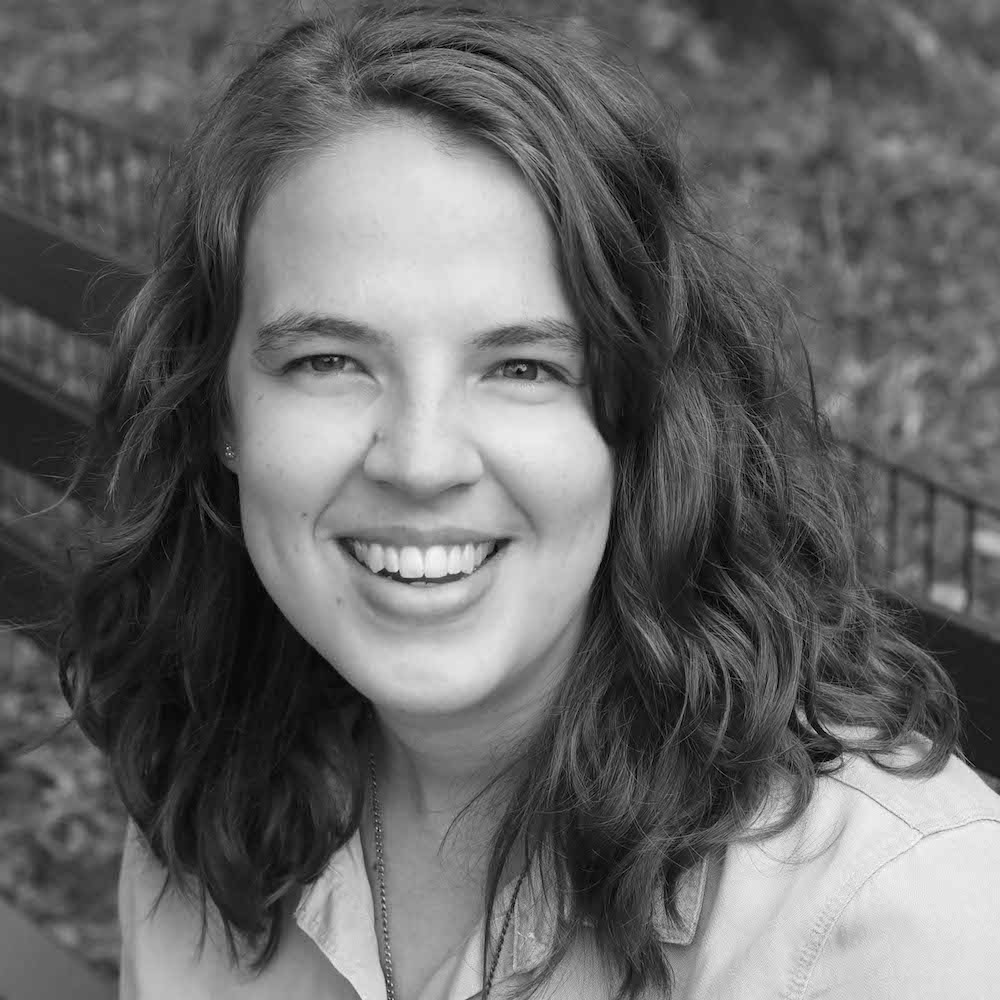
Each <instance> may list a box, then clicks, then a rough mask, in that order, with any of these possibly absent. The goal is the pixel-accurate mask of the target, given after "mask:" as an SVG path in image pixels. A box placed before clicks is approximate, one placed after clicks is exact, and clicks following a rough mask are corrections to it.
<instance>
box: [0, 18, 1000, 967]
mask: <svg viewBox="0 0 1000 1000" xmlns="http://www.w3.org/2000/svg"><path fill="white" fill-rule="evenodd" d="M351 6H352V4H351V3H349V2H346V0H332V2H328V3H327V2H322V3H321V2H316V0H298V2H295V3H284V2H279V0H0V94H5V95H14V96H15V97H17V96H21V97H29V98H31V99H32V100H36V101H39V102H42V103H44V104H45V105H51V106H55V107H56V108H59V109H64V110H66V111H69V112H74V113H76V114H78V115H83V116H85V118H87V119H93V120H95V121H96V122H97V123H98V127H103V126H100V123H104V124H105V125H107V126H108V127H109V128H110V129H113V130H116V131H115V135H117V136H118V138H117V139H116V140H115V141H116V142H120V143H122V144H128V143H129V142H131V140H128V137H134V143H132V144H131V145H129V148H130V149H131V148H134V149H135V150H137V151H138V152H136V153H135V155H134V157H132V158H130V157H129V156H124V157H121V158H119V159H118V161H117V163H118V166H117V167H116V168H115V170H117V171H118V172H117V173H116V172H115V170H112V169H111V168H107V169H105V168H101V169H98V170H97V171H96V172H95V173H94V174H93V177H92V180H94V182H95V183H96V186H97V188H96V189H97V190H98V191H99V192H103V195H104V196H105V197H106V198H107V199H110V200H111V201H114V200H115V199H116V197H118V196H117V195H116V191H118V190H120V189H124V188H123V187H122V186H123V185H132V186H131V187H130V188H129V191H130V192H131V194H130V197H132V198H134V199H135V200H136V202H137V204H138V208H137V210H136V212H135V214H134V217H133V218H132V223H131V224H130V226H128V227H125V228H122V227H118V226H116V224H115V223H114V220H113V219H112V218H111V217H110V216H109V215H107V214H106V213H103V214H102V212H100V211H97V210H96V209H94V210H90V209H88V208H87V200H86V199H85V198H77V199H76V202H73V199H74V198H75V197H76V196H75V194H74V191H75V187H74V185H75V184H76V183H77V182H78V177H77V170H76V167H75V166H74V164H75V162H76V161H75V160H74V159H73V157H72V156H70V155H69V154H68V152H67V151H66V150H65V149H63V148H61V147H60V144H59V140H58V136H57V135H56V133H55V132H54V133H53V135H54V136H55V138H54V139H53V141H52V142H51V143H49V144H48V145H47V146H46V147H45V149H44V152H43V154H42V156H43V158H44V162H43V163H42V165H41V169H43V170H44V171H45V172H46V173H47V175H48V177H49V178H50V181H51V183H52V185H53V186H54V189H55V190H57V191H61V192H62V193H63V195H65V198H64V200H63V203H64V205H69V204H70V203H71V202H73V203H74V204H76V203H78V207H77V208H76V209H75V210H74V211H73V213H71V214H73V219H72V220H71V221H72V222H73V225H74V226H75V227H77V228H82V229H84V230H86V232H87V234H88V237H89V238H90V239H92V240H93V241H94V242H95V243H97V244H100V245H102V246H106V247H107V248H108V249H109V250H110V251H112V252H114V253H116V254H117V255H119V256H120V257H121V258H123V259H124V258H127V259H129V260H131V261H134V262H135V264H136V265H137V266H142V265H143V264H144V263H145V262H146V257H147V255H148V253H149V247H150V244H149V227H148V222H149V220H150V219H151V213H150V212H149V211H148V210H147V208H146V206H148V205H149V204H151V200H150V199H151V195H150V194H149V193H148V190H147V188H148V185H147V184H146V181H147V174H149V175H150V176H152V174H153V173H155V169H156V167H157V166H158V165H161V164H162V163H165V162H166V155H167V152H166V151H167V150H168V149H169V147H170V145H171V144H172V143H176V142H177V141H179V140H180V139H182V138H183V136H184V135H185V133H186V132H187V131H188V130H189V129H190V127H191V125H192V124H193V122H194V121H195V120H196V118H197V116H198V114H199V111H200V110H201V109H202V108H203V106H204V104H205V102H206V99H207V98H208V96H209V95H211V94H213V93H215V92H216V91H217V89H218V87H219V86H221V85H222V84H223V82H224V81H225V80H226V79H227V77H228V76H229V75H230V74H231V73H232V72H233V71H234V70H236V69H238V68H239V67H240V66H241V65H242V64H243V63H245V62H246V60H247V59H248V58H249V57H250V56H252V54H253V52H254V51H255V49H256V48H257V47H258V46H259V45H260V44H261V43H262V42H263V41H265V40H267V39H268V38H269V37H271V36H273V35H274V34H275V33H277V32H279V31H280V30H281V29H282V28H283V27H284V26H285V25H287V24H288V23H290V22H292V21H294V20H297V19H298V18H300V17H302V16H304V15H308V14H309V13H311V12H312V11H314V10H316V9H326V8H333V9H338V10H346V9H348V8H350V7H351ZM506 6H507V7H508V8H511V9H515V10H519V11H521V12H525V13H529V14H538V13H540V12H544V13H545V14H549V15H556V16H557V17H558V18H559V19H560V21H561V23H562V25H563V27H564V29H565V31H566V32H567V33H568V34H569V35H570V36H571V37H573V38H575V39H578V40H579V43H580V44H581V45H583V44H586V37H587V34H588V32H594V31H597V32H600V33H602V34H603V35H604V36H605V37H606V38H607V39H608V40H609V41H610V42H611V44H612V45H613V46H614V47H615V48H617V49H618V50H619V51H620V52H621V53H622V54H623V55H624V56H625V58H626V59H629V60H631V61H632V62H634V63H637V64H638V66H639V67H640V69H641V71H642V73H643V74H644V75H645V76H646V78H647V79H648V80H649V81H650V83H651V84H652V85H653V87H654V88H655V89H656V91H657V92H658V93H659V94H660V95H661V96H662V97H663V99H664V101H665V102H667V103H668V104H669V105H670V106H672V108H673V109H674V110H675V112H676V113H677V115H678V116H679V118H680V121H681V123H682V126H683V148H684V151H685V156H686V159H687V163H688V166H689V169H690V170H691V171H692V172H693V174H694V176H695V177H696V178H697V179H698V180H699V181H700V183H701V184H702V186H703V190H704V200H705V201H706V203H707V204H708V206H709V207H710V209H711V210H712V212H713V213H714V214H715V216H716V218H717V219H718V224H719V226H720V228H726V229H730V230H733V231H735V232H737V233H738V234H739V236H740V238H741V239H742V240H743V241H744V242H745V244H746V247H747V248H748V249H749V250H750V252H751V253H752V254H753V255H754V256H755V257H756V259H757V260H758V261H759V262H760V264H761V265H763V266H764V267H765V268H768V269H770V270H772V271H773V272H774V273H775V274H776V275H777V277H778V278H779V280H780V281H781V283H782V284H783V286H784V287H785V289H786V290H787V292H788V294H789V296H790V297H791V298H792V301H793V304H794V306H795V309H796V313H797V316H798V333H799V334H800V335H801V337H802V340H803V342H804V344H805V345H806V347H807V349H808V351H809V355H810V357H811V360H812V362H813V365H814V372H815V375H816V389H817V393H818V398H819V403H820V405H821V407H822V408H823V409H825V411H826V412H827V413H828V414H829V416H830V418H831V420H832V421H833V424H834V427H835V430H836V432H837V434H838V435H839V436H841V437H842V438H843V439H845V440H847V441H853V442H857V443H859V444H861V445H863V446H865V447H866V448H867V449H870V450H871V452H873V453H874V454H875V455H881V456H884V457H887V458H890V459H892V460H893V461H895V462H899V463H901V464H902V465H904V466H905V467H906V468H908V469H910V470H912V471H913V472H915V473H918V474H923V475H926V476H929V477H931V478H932V479H933V480H935V481H937V482H940V483H944V484H948V485H950V486H952V487H954V488H956V489H957V490H959V491H960V492H961V493H962V494H965V495H968V496H970V497H974V498H977V499H978V500H980V501H982V502H983V503H984V505H986V506H984V510H983V511H982V512H981V516H980V517H979V519H978V520H977V521H976V522H975V525H974V530H970V531H967V532H966V533H965V534H961V533H962V531H963V530H964V528H965V527H967V526H968V524H969V523H971V522H970V521H969V517H968V511H967V509H966V508H965V507H963V505H962V504H960V503H958V504H954V505H952V506H953V507H954V509H951V508H950V507H949V505H948V503H946V502H945V501H944V500H942V501H941V502H940V503H939V506H938V508H937V518H938V522H939V531H938V535H937V542H936V544H938V545H939V546H940V547H941V551H940V553H939V556H938V565H939V568H943V572H942V573H941V574H940V576H939V577H938V578H937V579H935V580H934V581H933V582H932V583H930V584H928V593H929V596H930V598H931V599H932V600H934V601H935V602H937V603H938V604H940V605H941V606H942V607H946V608H948V607H950V608H954V609H956V610H965V611H969V612H971V613H974V614H976V615H977V616H978V617H979V618H980V619H982V620H985V621H991V622H997V621H998V619H1000V519H998V518H997V517H996V516H994V515H993V514H992V513H991V511H990V510H989V509H988V505H993V506H994V507H995V506H996V505H997V504H998V502H1000V280H998V274H997V272H998V265H1000V238H998V235H997V234H998V232H1000V0H646V2H629V0H579V2H570V0H520V2H516V0H510V2H509V3H507V4H506ZM12 122H13V118H12V117H11V115H10V114H8V115H7V117H6V118H5V117H4V116H3V115H0V195H3V196H13V195H15V194H17V191H18V190H19V189H18V184H19V183H20V180H19V177H18V174H17V171H18V170H19V169H20V167H19V164H20V163H21V162H22V160H23V156H24V150H25V149H26V148H27V147H25V146H24V144H23V136H22V135H21V134H20V133H19V132H18V130H17V128H16V127H15V125H14V124H12ZM56 131H58V130H56ZM81 134H83V133H81ZM87 134H88V135H89V134H91V133H90V132H88V133H87ZM93 134H94V135H97V134H98V132H96V131H95V132H93ZM109 134H111V133H110V132H109ZM123 137H125V138H123ZM96 141H97V140H96V139H95V142H96ZM123 148H124V145H123ZM33 155H34V154H33ZM79 206H82V207H79ZM24 313H25V311H24V310H19V309H18V308H16V307H14V306H13V305H11V304H10V303H7V302H4V301H2V300H0V353H5V354H6V356H8V357H10V358H15V360H16V362H17V363H18V364H20V365H22V366H25V367H27V368H30V369H32V370H37V371H43V370H46V371H48V373H49V377H55V378H57V379H58V380H60V385H63V386H66V385H69V384H70V383H72V384H73V386H75V389H72V390H71V391H75V392H77V393H78V394H79V396H80V398H81V399H84V400H85V399H87V398H88V396H89V395H90V394H92V391H93V385H94V379H95V376H96V373H97V372H98V371H99V370H100V365H101V351H100V349H99V348H98V347H97V346H96V345H92V344H90V345H86V348H87V349H86V350H84V348H83V347H82V346H81V345H79V344H78V345H77V346H76V348H75V351H74V353H73V360H72V362H71V365H70V367H71V368H72V370H69V369H66V368H63V369H60V368H59V367H58V364H59V357H60V356H61V355H60V352H61V351H62V348H61V346H60V345H61V344H62V343H63V342H62V340H60V337H61V336H62V334H61V333H60V332H59V331H55V330H51V329H48V328H47V327H46V326H45V323H44V321H40V320H38V319H37V317H36V318H32V317H27V316H25V315H24ZM29 329H30V331H31V332H30V333H29V334H26V333H24V331H25V330H29ZM788 337H789V344H790V346H791V347H792V349H793V351H795V352H799V353H801V349H800V347H799V346H798V342H797V340H796V334H795V331H793V330H791V329H790V330H789V332H788ZM87 351H89V353H87ZM63 353H65V352H63ZM81 358H82V359H83V361H81ZM50 369H51V370H50ZM53 373H54V375H53ZM0 433H3V431H2V429H0ZM0 475H3V476H4V477H5V478H4V480H3V482H2V483H0V486H4V490H3V491H0V492H3V494H4V495H5V496H6V498H7V499H6V500H4V501H3V502H4V503H6V504H7V510H8V513H10V512H11V511H16V510H19V509H23V508H24V507H25V505H28V506H30V503H29V501H27V500H25V499H24V497H25V492H26V490H28V487H27V486H26V485H25V484H24V483H22V482H20V481H18V482H14V478H15V472H14V471H13V470H3V469H0ZM35 488H36V487H32V489H35ZM876 492H877V491H876ZM888 502H890V501H888V500H885V499H884V498H882V494H879V495H878V496H875V498H874V499H873V504H874V505H875V506H876V507H878V506H879V505H880V504H884V503H888ZM892 502H894V503H895V504H897V505H898V507H899V509H900V510H902V512H903V513H902V516H903V517H904V519H905V517H906V516H907V511H908V510H910V511H911V513H912V514H913V516H914V517H916V512H917V511H918V508H919V507H920V503H922V501H921V500H920V499H919V498H918V497H917V496H916V494H914V498H913V499H912V502H911V501H908V500H907V496H906V492H905V489H904V490H903V491H902V493H898V494H897V495H896V498H895V500H894V501H892ZM35 503H36V509H37V506H39V505H40V504H39V502H38V501H37V498H36V501H35ZM908 504H910V506H909V507H908V506H907V505H908ZM62 516H63V522H61V524H62V525H63V527H65V517H66V516H67V515H62ZM68 516H69V517H70V519H72V516H73V515H72V513H70V514H69V515H68ZM960 535H961V538H962V539H963V540H962V541H961V542H959V536H960ZM951 541H953V542H954V545H951V548H949V545H950V542H951ZM882 542H883V543H884V542H886V539H885V538H883V539H882ZM960 547H961V548H962V551H961V552H959V551H958V550H959V548H960ZM952 550H954V551H952ZM963 560H965V561H968V560H971V562H970V565H972V564H973V563H974V565H975V567H976V576H977V580H978V583H979V586H978V588H977V592H976V595H975V597H974V598H973V595H972V594H971V593H970V592H969V587H968V583H967V581H966V579H965V578H964V577H963V576H962V574H961V573H960V572H959V570H958V567H959V565H960V564H962V563H963ZM949 567H951V569H952V570H953V571H949ZM921 572H922V560H921V553H920V552H919V551H918V549H917V547H916V546H911V547H910V548H909V549H907V547H906V546H905V545H903V546H902V548H901V550H900V552H899V554H898V563H896V564H895V565H894V567H893V573H894V577H893V578H894V581H895V583H896V584H898V585H899V586H902V587H905V586H906V585H907V583H908V582H909V581H913V580H917V579H918V578H919V577H920V574H921ZM0 611H2V609H0ZM0 617H2V615H0ZM0 652H2V657H0V897H2V898H3V899H5V900H7V901H8V902H9V903H12V904H13V905H14V906H15V907H16V908H17V909H18V910H19V911H21V912H22V913H24V914H27V915H28V916H29V917H30V918H31V919H32V920H33V921H34V922H35V923H36V924H38V925H39V926H41V927H43V928H44V929H45V930H46V931H47V932H48V933H50V934H52V935H53V936H54V937H56V938H58V939H59V940H60V941H61V942H62V943H64V944H66V945H67V946H69V947H70V948H71V949H73V950H75V951H76V952H78V953H79V954H80V955H82V956H84V957H85V958H86V959H87V960H88V961H89V962H91V963H92V964H94V965H96V966H97V967H99V968H100V969H101V970H103V971H105V972H107V973H110V974H112V975H113V974H114V973H115V972H116V971H117V951H118V937H117V925H116V919H115V886H116V878H117V866H118V860H119V856H120V847H121V836H122V831H123V829H124V816H123V814H122V812H121V807H120V805H119V803H118V801H117V797H116V795H115V793H114V791H113V789H112V787H111V785H110V783H109V781H108V777H107V774H106V773H105V770H104V768H103V765H102V763H101V761H100V760H99V759H98V757H97V755H96V752H95V751H93V749H92V748H91V747H90V746H89V745H88V744H87V743H86V741H85V740H84V739H83V738H82V737H81V736H79V735H78V734H76V733H75V732H74V731H72V730H70V731H67V732H66V733H65V734H63V735H61V736H60V737H59V738H58V739H56V740H54V741H52V742H51V743H49V744H46V745H45V746H43V747H41V748H39V749H38V750H35V751H33V752H32V753H31V754H28V755H24V756H20V757H17V758H16V759H15V757H14V750H15V748H16V747H17V746H20V745H23V744H24V742H26V741H28V740H31V739H35V738H37V737H39V736H41V735H43V734H44V733H45V732H47V731H48V730H49V729H51V727H52V726H53V725H55V724H56V723H57V722H58V721H60V720H61V719H62V718H64V717H65V714H66V708H65V704H64V702H63V701H62V698H61V695H60V694H59V692H58V686H57V683H56V678H55V674H54V671H53V669H52V667H51V664H50V663H49V661H47V660H46V658H45V657H44V656H43V655H42V654H41V653H40V652H39V650H37V649H36V648H35V647H34V646H32V645H31V644H30V643H29V642H28V641H27V640H25V639H22V638H17V637H10V638H9V639H8V641H7V642H6V644H5V645H2V646H0Z"/></svg>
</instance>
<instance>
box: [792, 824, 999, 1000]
mask: <svg viewBox="0 0 1000 1000" xmlns="http://www.w3.org/2000/svg"><path fill="white" fill-rule="evenodd" d="M977 823H998V824H1000V818H998V817H996V816H977V817H973V818H971V819H966V820H962V821H959V822H956V823H954V824H953V825H951V826H949V827H945V828H944V829H939V830H934V831H932V832H930V833H924V832H922V831H917V833H918V834H919V835H918V836H917V837H916V838H915V839H914V840H912V841H911V842H910V843H908V844H905V845H904V846H903V847H902V848H901V849H900V850H898V851H896V852H895V853H894V854H893V855H891V856H890V857H886V858H883V859H882V860H881V861H880V862H879V863H878V864H877V865H876V866H875V867H874V868H873V869H872V870H871V871H869V872H868V874H867V875H865V876H864V877H863V878H862V879H861V880H860V881H859V882H858V883H857V884H856V885H855V886H854V887H853V888H852V889H851V890H850V891H849V892H848V893H847V894H846V896H844V897H843V898H840V897H839V896H835V897H834V898H833V899H832V900H830V902H829V903H827V905H826V907H825V908H824V910H823V913H822V914H821V915H820V917H819V918H818V919H817V921H816V924H815V926H814V928H813V931H812V933H811V934H810V940H809V942H808V943H807V944H806V945H805V947H804V948H803V951H802V955H801V957H800V959H799V961H798V962H797V963H796V965H797V967H798V970H799V971H798V972H796V973H795V974H794V975H793V976H792V980H791V983H790V984H789V985H790V989H789V990H788V991H786V993H785V996H786V997H787V1000H807V998H806V992H807V990H808V989H809V983H810V982H811V980H812V977H813V974H814V973H815V971H816V967H817V966H818V965H819V962H820V961H821V959H822V958H823V954H824V951H825V949H826V945H827V943H828V942H829V940H830V936H831V935H832V933H833V930H834V928H835V927H836V926H837V924H838V922H839V921H840V919H841V918H842V917H843V915H844V913H845V912H846V911H847V908H848V907H849V906H850V905H851V903H853V902H854V900H855V899H856V898H857V897H858V894H859V893H860V892H861V890H862V889H863V888H864V887H865V886H866V885H868V883H869V882H871V880H872V879H873V878H875V876H876V875H878V874H879V873H880V872H881V871H882V870H883V869H884V868H885V867H887V866H888V865H891V864H892V863H893V862H894V861H898V860H899V859H900V858H901V857H903V855H904V854H908V853H909V852H910V851H912V850H913V849H914V848H915V847H917V846H918V845H920V844H922V843H924V842H925V841H927V840H928V839H930V838H931V837H937V836H941V835H945V834H948V833H954V832H956V831H958V830H963V829H965V828H966V827H968V826H973V825H975V824H977ZM878 853H879V849H878V848H876V849H874V850H873V851H872V854H876V855H877V854H878Z"/></svg>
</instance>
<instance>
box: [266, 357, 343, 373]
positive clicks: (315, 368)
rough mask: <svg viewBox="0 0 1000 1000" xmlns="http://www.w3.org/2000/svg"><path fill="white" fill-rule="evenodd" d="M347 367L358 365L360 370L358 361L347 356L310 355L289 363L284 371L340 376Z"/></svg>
mask: <svg viewBox="0 0 1000 1000" xmlns="http://www.w3.org/2000/svg"><path fill="white" fill-rule="evenodd" d="M346 365H356V366H357V367H359V368H360V365H358V363H357V361H355V360H354V358H349V357H348V356H347V355H346V354H308V355H306V356H305V357H302V358H295V359H294V360H292V361H289V362H288V364H286V365H285V366H284V368H282V371H283V372H291V371H300V370H304V371H305V372H307V373H308V374H311V375H338V374H342V373H343V372H344V368H345V366H346Z"/></svg>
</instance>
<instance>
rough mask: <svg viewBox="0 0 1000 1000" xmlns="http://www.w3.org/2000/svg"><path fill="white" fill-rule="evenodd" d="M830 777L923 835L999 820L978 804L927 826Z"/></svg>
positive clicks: (992, 812) (837, 777)
mask: <svg viewBox="0 0 1000 1000" xmlns="http://www.w3.org/2000/svg"><path fill="white" fill-rule="evenodd" d="M830 777H831V778H832V779H833V780H834V781H836V782H837V783H838V784H840V785H842V786H843V787H844V788H850V789H852V790H853V791H855V792H857V793H858V794H859V795H863V796H864V797H865V798H866V799H868V800H869V801H871V802H874V803H875V804H876V805H877V806H880V807H881V808H882V809H884V810H885V811H886V812H887V813H889V815H890V816H895V818H896V819H898V820H899V822H900V823H903V824H905V825H906V826H907V827H909V828H910V829H911V830H914V831H915V832H917V833H919V834H921V835H923V836H931V835H933V834H935V833H946V832H947V831H948V830H954V829H956V828H957V827H960V826H964V825H965V824H967V823H975V822H978V821H980V820H984V821H987V822H989V821H993V822H1000V816H998V815H997V814H996V811H995V810H988V809H986V808H985V807H984V806H982V805H979V806H977V807H976V808H975V809H974V811H973V814H972V815H963V816H960V817H958V818H955V819H953V820H951V821H950V825H948V826H932V827H930V828H928V825H927V824H922V825H918V824H917V823H916V822H914V821H913V820H911V819H909V818H907V817H906V816H904V815H903V814H902V813H901V812H900V811H899V810H897V809H896V808H895V807H894V806H893V805H890V804H889V803H887V802H885V801H884V800H883V799H881V798H879V797H878V796H877V795H874V794H872V792H870V791H868V790H867V789H865V788H860V787H858V786H857V785H855V784H853V783H852V782H850V781H846V780H844V779H843V778H842V777H840V776H839V775H836V774H832V775H830Z"/></svg>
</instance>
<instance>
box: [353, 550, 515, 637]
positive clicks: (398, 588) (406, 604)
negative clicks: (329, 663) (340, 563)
mask: <svg viewBox="0 0 1000 1000" xmlns="http://www.w3.org/2000/svg"><path fill="white" fill-rule="evenodd" d="M337 546H338V548H339V549H340V550H341V552H342V554H343V556H344V558H345V559H346V560H347V562H348V564H349V565H350V566H351V569H352V571H353V574H354V578H355V580H356V581H357V586H358V590H359V591H360V592H361V595H362V596H363V597H364V598H365V600H366V601H367V602H368V603H369V604H370V605H371V606H372V607H373V608H374V609H375V610H376V611H377V612H379V614H381V615H383V616H385V617H389V618H397V619H402V620H405V621H411V622H436V623H440V622H444V621H447V620H449V619H452V618H458V617H459V616H460V615H463V614H465V613H466V612H467V611H469V610H470V609H471V608H472V607H473V606H474V605H476V604H477V603H478V602H479V601H480V600H482V598H483V596H484V595H485V594H486V592H487V590H489V588H490V586H491V585H492V584H493V582H494V580H495V578H496V574H497V569H498V567H499V565H500V563H501V562H502V561H503V560H504V558H505V557H506V555H507V550H508V549H509V548H510V543H509V542H508V543H507V544H505V545H504V546H503V548H502V549H500V550H499V551H498V552H496V553H494V555H492V556H491V557H490V558H489V559H487V560H486V562H484V563H483V564H482V565H481V566H480V567H479V568H478V569H477V570H476V571H475V572H474V573H471V574H470V575H469V576H467V577H464V578H463V579H461V580H455V581H453V582H452V583H431V584H424V585H422V586H421V585H420V584H411V583H400V582H399V581H397V580H390V579H389V578H388V577H384V576H378V575H377V574H375V573H373V572H372V571H371V570H369V569H367V568H366V567H364V566H362V565H361V563H359V562H358V561H357V559H355V558H354V556H352V555H350V554H349V553H348V551H347V550H346V549H345V548H344V544H343V543H342V542H338V543H337Z"/></svg>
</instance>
